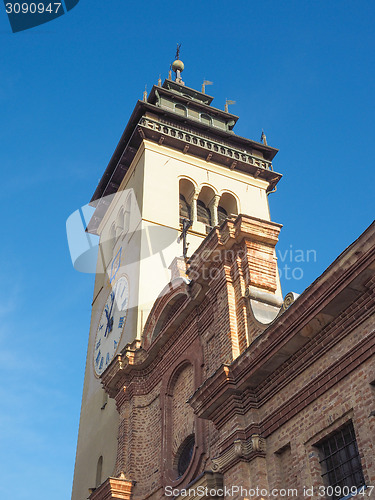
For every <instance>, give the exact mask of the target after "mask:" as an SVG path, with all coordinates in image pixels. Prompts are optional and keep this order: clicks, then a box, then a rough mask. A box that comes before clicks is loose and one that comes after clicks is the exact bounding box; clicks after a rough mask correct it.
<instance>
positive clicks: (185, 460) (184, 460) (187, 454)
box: [177, 434, 195, 478]
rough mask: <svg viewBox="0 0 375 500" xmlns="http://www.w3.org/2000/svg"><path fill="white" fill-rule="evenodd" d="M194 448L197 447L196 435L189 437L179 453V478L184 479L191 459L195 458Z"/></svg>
mask: <svg viewBox="0 0 375 500" xmlns="http://www.w3.org/2000/svg"><path fill="white" fill-rule="evenodd" d="M194 446H195V436H194V434H191V435H190V436H188V437H187V438H186V439H185V441H184V442H183V443H182V444H181V446H180V448H179V450H178V452H177V457H178V462H177V474H178V476H177V477H178V478H179V477H182V476H183V475H184V474H185V472H186V471H187V469H188V467H189V465H190V462H191V459H192V458H193V453H194Z"/></svg>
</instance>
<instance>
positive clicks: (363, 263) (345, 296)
mask: <svg viewBox="0 0 375 500" xmlns="http://www.w3.org/2000/svg"><path fill="white" fill-rule="evenodd" d="M279 231H280V226H279V225H278V224H274V223H271V222H267V221H262V220H259V219H256V218H253V217H249V216H244V215H240V216H238V217H237V219H236V220H228V221H227V222H226V223H225V224H224V225H223V226H221V228H220V229H218V228H215V229H214V230H212V231H211V233H210V234H209V235H208V236H207V238H206V239H205V240H204V241H203V243H202V245H201V246H200V247H199V249H198V250H197V251H196V252H195V254H194V255H193V256H192V258H191V259H190V262H189V269H188V271H187V272H188V275H189V277H190V279H191V281H190V283H188V281H187V280H184V279H182V278H176V279H175V280H174V281H173V282H172V283H171V284H170V285H168V287H167V289H166V290H164V291H163V293H162V294H161V295H160V297H159V299H158V300H157V301H156V303H155V305H154V308H153V310H152V311H151V313H150V316H149V318H148V321H147V323H146V326H145V329H144V332H143V340H142V342H139V341H135V342H133V344H132V345H129V346H127V348H126V349H125V350H124V351H123V352H122V353H121V355H118V356H117V357H116V358H115V359H114V360H113V362H112V363H111V365H110V366H109V367H108V369H107V370H106V371H105V372H104V374H103V376H102V383H103V386H104V387H105V389H106V391H107V392H108V393H109V395H110V397H112V398H114V399H115V401H116V404H117V408H118V411H119V415H120V425H119V432H118V453H117V463H116V470H115V471H114V476H115V478H109V479H108V480H107V481H105V482H104V483H103V484H102V485H101V486H100V487H99V488H98V489H96V490H95V491H94V492H93V493H92V495H91V496H90V498H91V500H104V499H107V498H108V499H109V498H111V499H120V498H121V499H122V498H134V499H145V498H151V499H159V498H162V497H163V495H164V494H165V493H166V491H167V488H172V487H173V488H174V489H175V490H176V492H177V490H181V489H182V488H185V487H186V486H187V485H188V484H189V485H190V488H194V487H195V488H197V487H198V486H201V487H207V488H208V487H209V488H213V489H215V488H216V490H217V489H220V488H223V487H227V488H231V487H232V486H237V487H241V486H242V487H243V488H245V489H247V490H249V489H251V488H253V489H256V488H257V487H258V493H259V494H255V493H256V492H254V495H253V494H252V495H251V498H259V499H260V498H261V497H262V496H263V497H264V492H263V493H261V491H260V490H261V489H262V488H263V490H264V491H266V492H270V491H271V490H273V489H275V488H277V489H280V488H292V489H296V490H298V496H297V497H296V498H311V499H318V498H325V497H324V496H323V497H322V496H319V495H318V493H317V492H318V487H319V486H322V485H323V484H324V483H323V479H322V476H321V474H322V470H321V464H320V463H319V459H320V455H319V453H320V452H319V448H318V447H317V444H318V443H319V442H321V441H322V439H324V438H325V437H326V436H329V435H331V434H332V433H334V432H335V431H336V430H337V429H339V428H341V427H342V426H343V425H344V424H345V423H347V422H349V421H351V422H352V423H353V426H354V430H355V435H356V441H357V445H358V450H359V453H360V458H361V465H362V470H363V474H364V478H365V482H366V485H367V486H370V485H374V484H375V463H374V458H373V457H374V447H375V416H374V415H375V412H374V410H375V388H374V383H375V366H374V353H375V320H374V318H375V316H374V312H375V295H374V288H375V225H374V224H373V225H372V226H370V228H369V229H368V230H367V231H365V233H363V234H362V235H361V237H360V238H359V239H358V240H357V241H356V242H354V243H353V244H352V245H351V246H350V247H349V248H348V249H346V250H345V251H344V252H343V253H342V254H341V255H340V257H339V258H338V259H337V260H336V261H335V262H334V263H333V264H332V265H331V266H330V267H329V268H328V269H327V270H326V271H325V272H324V273H323V274H322V276H320V277H319V278H318V279H317V280H316V281H315V282H314V283H313V284H312V285H311V286H310V287H309V288H308V289H307V290H305V292H304V293H303V294H302V295H301V296H300V297H299V298H298V299H297V300H296V301H295V302H294V303H293V304H292V305H291V306H290V307H289V308H287V309H285V308H282V309H281V310H280V313H279V315H278V316H277V317H276V319H274V320H273V321H272V322H271V323H270V324H269V325H266V324H262V323H261V322H259V321H257V320H256V318H255V317H254V314H253V311H252V306H251V304H250V300H251V299H250V298H249V293H248V290H253V289H254V288H255V289H256V291H257V293H258V299H257V301H256V302H257V303H258V304H259V303H261V305H262V307H266V308H267V307H269V308H272V307H273V306H270V305H269V304H270V303H272V301H274V303H277V296H276V292H277V276H276V259H275V251H274V248H275V245H276V242H277V238H278V233H279ZM262 294H263V295H262ZM263 296H264V297H266V299H265V302H264V304H265V305H264V304H263V303H262V299H261V297H263ZM259 297H260V298H259ZM193 434H194V435H195V444H194V450H193V454H192V457H191V461H190V463H189V465H188V466H187V469H186V470H185V471H184V473H183V474H182V476H181V477H178V472H177V465H176V464H177V463H178V459H179V453H180V451H181V446H182V445H183V443H184V440H185V439H186V438H187V437H188V436H189V435H193ZM116 481H117V483H116ZM121 482H122V483H121ZM121 484H122V485H123V486H122V487H121ZM311 487H314V488H315V490H314V492H313V494H312V495H311V494H308V493H311V490H308V491H307V492H305V494H304V488H311ZM119 492H120V493H119ZM124 492H126V493H124ZM121 495H122V496H121ZM374 495H375V493H374ZM167 496H168V495H167ZM174 496H176V495H174ZM191 496H193V494H191ZM227 496H228V495H227ZM244 496H246V495H244V494H243V491H242V492H241V491H238V492H234V494H233V496H232V497H231V498H244ZM289 496H291V495H289ZM213 497H214V495H213V494H211V495H210V494H208V495H206V496H205V495H203V496H200V498H213ZM228 498H229V496H228ZM248 498H250V496H249V495H248ZM270 498H280V499H281V498H285V495H281V494H280V496H277V495H274V496H272V497H271V496H270ZM327 498H328V497H327Z"/></svg>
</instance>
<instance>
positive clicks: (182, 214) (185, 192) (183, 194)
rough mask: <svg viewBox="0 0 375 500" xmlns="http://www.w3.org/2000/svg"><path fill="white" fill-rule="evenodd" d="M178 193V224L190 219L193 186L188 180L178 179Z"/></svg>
mask: <svg viewBox="0 0 375 500" xmlns="http://www.w3.org/2000/svg"><path fill="white" fill-rule="evenodd" d="M179 191H180V210H179V218H180V224H182V221H183V220H184V219H188V220H191V219H192V210H191V205H192V203H193V198H194V193H195V187H194V184H193V183H192V182H191V181H190V180H189V179H180V182H179Z"/></svg>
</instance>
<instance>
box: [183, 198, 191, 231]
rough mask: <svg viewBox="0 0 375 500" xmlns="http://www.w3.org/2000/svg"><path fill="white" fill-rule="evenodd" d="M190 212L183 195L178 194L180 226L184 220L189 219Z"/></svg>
mask: <svg viewBox="0 0 375 500" xmlns="http://www.w3.org/2000/svg"><path fill="white" fill-rule="evenodd" d="M190 214H191V211H190V206H189V204H188V202H187V201H186V199H185V196H184V195H183V194H180V224H182V222H183V220H184V219H188V220H190V219H191V215H190Z"/></svg>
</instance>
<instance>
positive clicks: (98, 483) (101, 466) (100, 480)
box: [95, 456, 103, 488]
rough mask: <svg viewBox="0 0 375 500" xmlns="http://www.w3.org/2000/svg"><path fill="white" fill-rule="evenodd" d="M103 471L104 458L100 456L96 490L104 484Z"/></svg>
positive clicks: (97, 467)
mask: <svg viewBox="0 0 375 500" xmlns="http://www.w3.org/2000/svg"><path fill="white" fill-rule="evenodd" d="M102 469H103V457H102V456H100V457H99V459H98V464H97V466H96V480H95V488H97V487H98V486H100V485H101V484H102Z"/></svg>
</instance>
